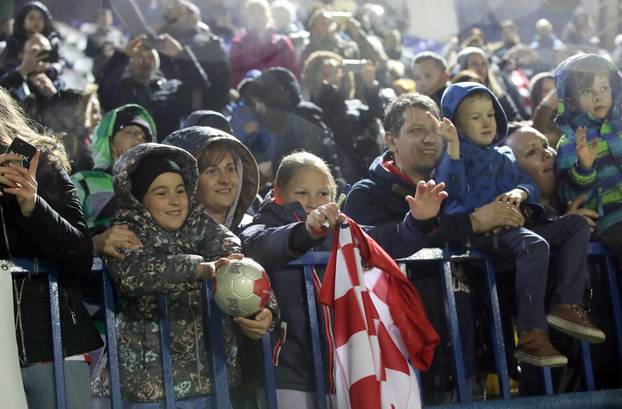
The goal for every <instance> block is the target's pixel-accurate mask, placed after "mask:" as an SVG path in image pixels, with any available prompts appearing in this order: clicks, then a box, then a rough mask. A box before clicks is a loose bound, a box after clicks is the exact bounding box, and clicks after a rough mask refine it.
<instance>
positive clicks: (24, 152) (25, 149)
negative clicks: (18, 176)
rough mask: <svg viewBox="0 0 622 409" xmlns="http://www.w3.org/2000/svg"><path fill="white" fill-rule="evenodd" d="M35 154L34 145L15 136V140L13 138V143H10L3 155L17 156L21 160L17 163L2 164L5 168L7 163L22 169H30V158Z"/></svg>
mask: <svg viewBox="0 0 622 409" xmlns="http://www.w3.org/2000/svg"><path fill="white" fill-rule="evenodd" d="M36 152H37V148H35V146H34V145H32V144H30V143H28V142H26V141H25V140H23V139H22V138H20V137H17V136H16V137H15V138H13V142H11V145H10V146H9V147H8V148H7V150H6V152H5V153H11V154H13V155H19V156H21V159H20V160H18V161H9V162H4V165H5V166H6V165H7V164H9V163H15V164H17V165H19V166H21V167H23V168H26V169H28V168H30V162H31V161H32V158H33V157H34V156H35V153H36Z"/></svg>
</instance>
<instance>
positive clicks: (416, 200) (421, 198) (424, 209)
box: [406, 180, 448, 220]
mask: <svg viewBox="0 0 622 409" xmlns="http://www.w3.org/2000/svg"><path fill="white" fill-rule="evenodd" d="M444 189H445V183H443V182H441V183H439V184H438V185H437V184H436V182H435V181H433V180H429V181H428V182H424V181H423V180H421V181H419V183H417V190H416V191H415V197H412V196H410V195H408V196H406V201H407V202H408V206H409V207H410V214H411V215H412V217H413V218H414V219H415V220H428V219H431V218H432V217H436V215H437V214H438V211H439V209H440V208H441V203H443V200H445V199H446V198H447V196H448V195H447V192H445V190H444Z"/></svg>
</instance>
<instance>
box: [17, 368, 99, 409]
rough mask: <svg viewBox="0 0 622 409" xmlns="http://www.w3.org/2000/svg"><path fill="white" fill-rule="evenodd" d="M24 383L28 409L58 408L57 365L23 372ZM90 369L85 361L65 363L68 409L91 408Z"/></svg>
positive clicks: (23, 369)
mask: <svg viewBox="0 0 622 409" xmlns="http://www.w3.org/2000/svg"><path fill="white" fill-rule="evenodd" d="M21 372H22V381H23V383H24V391H25V392H26V401H27V402H28V409H50V408H53V407H55V406H56V386H55V384H54V365H53V364H52V363H51V362H48V363H44V364H36V365H31V366H28V367H25V368H22V370H21ZM90 381H91V377H90V376H89V367H88V365H87V363H86V362H83V361H65V392H66V395H65V396H66V399H67V409H84V408H89V407H90V405H91V391H90Z"/></svg>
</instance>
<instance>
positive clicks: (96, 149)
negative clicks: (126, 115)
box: [93, 104, 157, 170]
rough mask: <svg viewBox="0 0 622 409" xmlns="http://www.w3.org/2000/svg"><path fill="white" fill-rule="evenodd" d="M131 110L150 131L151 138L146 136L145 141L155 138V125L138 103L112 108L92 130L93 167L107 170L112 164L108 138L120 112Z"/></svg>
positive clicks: (110, 136)
mask: <svg viewBox="0 0 622 409" xmlns="http://www.w3.org/2000/svg"><path fill="white" fill-rule="evenodd" d="M129 110H133V111H134V113H135V116H138V117H140V118H142V119H143V120H144V121H145V122H146V123H147V124H148V125H149V129H150V131H151V138H149V135H146V136H147V140H146V142H151V141H152V140H154V139H155V138H156V135H157V134H156V126H155V122H154V120H153V118H152V117H151V115H150V114H149V112H148V111H147V110H146V109H145V108H143V107H142V106H140V105H137V104H127V105H122V106H120V107H118V108H115V109H113V110H112V111H109V112H108V113H106V115H104V116H103V118H102V120H101V122H100V123H99V124H98V125H97V127H96V128H95V130H94V131H93V162H94V166H93V168H94V169H99V170H107V169H109V168H110V166H111V165H112V154H111V152H110V139H111V138H112V132H113V130H114V125H115V122H116V120H117V116H118V115H119V113H120V112H124V111H129Z"/></svg>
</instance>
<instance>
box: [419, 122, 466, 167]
mask: <svg viewBox="0 0 622 409" xmlns="http://www.w3.org/2000/svg"><path fill="white" fill-rule="evenodd" d="M425 115H426V116H427V117H428V119H430V120H431V121H432V122H433V123H434V126H435V128H436V131H435V132H436V134H438V135H440V136H441V137H442V138H443V140H445V141H447V154H448V155H449V157H450V158H452V159H460V139H459V138H458V131H457V130H456V127H455V126H454V124H453V123H452V122H451V121H450V120H449V119H448V118H443V120H442V121H439V120H438V119H436V117H435V116H434V115H432V113H430V112H429V111H426V113H425Z"/></svg>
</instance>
